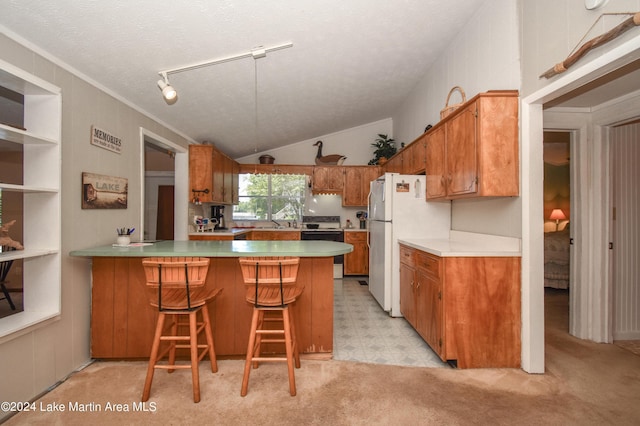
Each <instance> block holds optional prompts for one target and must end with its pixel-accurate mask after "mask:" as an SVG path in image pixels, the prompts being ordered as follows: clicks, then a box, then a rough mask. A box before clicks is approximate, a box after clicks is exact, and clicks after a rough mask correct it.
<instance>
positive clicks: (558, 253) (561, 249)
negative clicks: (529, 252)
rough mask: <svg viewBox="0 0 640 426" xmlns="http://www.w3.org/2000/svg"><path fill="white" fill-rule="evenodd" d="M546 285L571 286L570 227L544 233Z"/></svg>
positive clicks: (562, 287)
mask: <svg viewBox="0 0 640 426" xmlns="http://www.w3.org/2000/svg"><path fill="white" fill-rule="evenodd" d="M544 286H545V287H553V288H561V289H567V288H569V229H567V228H565V229H564V230H562V231H558V232H547V233H545V234H544Z"/></svg>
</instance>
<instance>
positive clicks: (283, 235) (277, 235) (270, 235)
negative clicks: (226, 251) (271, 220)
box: [247, 231, 300, 241]
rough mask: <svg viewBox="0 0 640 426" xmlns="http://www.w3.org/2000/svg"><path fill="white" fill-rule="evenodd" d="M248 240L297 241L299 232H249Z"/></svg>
mask: <svg viewBox="0 0 640 426" xmlns="http://www.w3.org/2000/svg"><path fill="white" fill-rule="evenodd" d="M247 239H249V240H271V241H273V240H281V241H282V240H299V239H300V231H251V234H250V235H249V236H248V238H247Z"/></svg>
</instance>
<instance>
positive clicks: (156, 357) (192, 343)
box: [142, 305, 218, 402]
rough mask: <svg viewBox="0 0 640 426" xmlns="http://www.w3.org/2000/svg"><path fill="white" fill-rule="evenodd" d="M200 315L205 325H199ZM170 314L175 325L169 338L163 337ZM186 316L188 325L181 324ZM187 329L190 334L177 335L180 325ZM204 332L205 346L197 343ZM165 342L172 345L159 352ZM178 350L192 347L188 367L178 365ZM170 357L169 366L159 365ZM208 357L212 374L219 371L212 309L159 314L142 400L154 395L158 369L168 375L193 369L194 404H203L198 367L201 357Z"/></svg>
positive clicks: (171, 328)
mask: <svg viewBox="0 0 640 426" xmlns="http://www.w3.org/2000/svg"><path fill="white" fill-rule="evenodd" d="M198 312H200V313H201V315H202V322H200V323H199V322H198V319H197V314H198ZM167 315H171V316H172V317H173V323H172V324H171V326H170V327H169V328H170V330H171V333H170V334H169V335H163V334H162V333H163V330H164V328H165V319H166V316H167ZM181 316H187V317H188V320H189V321H188V323H180V322H179V321H178V320H179V317H181ZM181 325H182V326H188V329H189V335H188V336H181V335H179V334H178V329H179V326H181ZM202 331H204V335H205V337H206V342H207V343H206V344H200V345H199V344H198V336H199V334H200V332H202ZM163 341H166V342H168V343H169V347H168V348H166V349H165V350H164V351H163V352H160V344H161V342H163ZM180 341H182V342H185V341H186V342H188V344H177V342H180ZM177 348H189V350H190V356H191V360H190V363H189V364H188V365H184V364H180V365H176V363H175V359H176V349H177ZM200 349H204V351H203V352H202V353H200ZM167 353H168V354H169V357H168V364H167V365H160V364H159V361H160V360H161V359H162V357H163V356H165V355H166V354H167ZM207 354H208V355H209V359H210V361H211V371H212V372H213V373H215V372H217V371H218V364H217V361H216V353H215V348H214V345H213V333H212V330H211V323H210V321H209V310H208V309H207V306H206V305H204V306H202V307H201V308H199V309H196V310H194V311H190V312H186V311H179V312H175V311H174V312H170V311H169V312H167V311H165V312H160V313H159V314H158V321H157V323H156V331H155V335H154V338H153V345H152V347H151V355H150V356H149V366H148V367H147V377H146V379H145V383H144V389H143V391H142V401H143V402H145V401H148V400H149V395H150V393H151V384H152V382H153V374H154V372H155V369H156V368H162V369H166V370H167V371H168V372H169V373H171V372H173V371H175V370H177V369H184V368H190V369H191V380H192V383H193V402H200V372H199V364H200V361H201V360H202V358H204V357H205V356H206V355H207Z"/></svg>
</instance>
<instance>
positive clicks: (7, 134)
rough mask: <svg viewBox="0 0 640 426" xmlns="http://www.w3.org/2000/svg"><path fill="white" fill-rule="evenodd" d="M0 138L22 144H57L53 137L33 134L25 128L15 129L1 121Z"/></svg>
mask: <svg viewBox="0 0 640 426" xmlns="http://www.w3.org/2000/svg"><path fill="white" fill-rule="evenodd" d="M0 139H3V140H5V141H8V142H12V143H17V144H22V145H40V144H50V145H57V144H58V141H57V140H55V139H51V138H46V137H42V136H38V135H34V134H32V133H31V132H28V131H26V130H22V129H17V128H15V127H11V126H7V125H5V124H2V123H0Z"/></svg>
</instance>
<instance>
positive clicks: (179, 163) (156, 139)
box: [140, 128, 189, 241]
mask: <svg viewBox="0 0 640 426" xmlns="http://www.w3.org/2000/svg"><path fill="white" fill-rule="evenodd" d="M140 153H141V155H140V158H141V165H140V166H141V167H140V170H141V177H140V181H141V182H142V188H141V191H140V192H141V195H142V196H141V209H140V212H141V214H140V229H141V231H140V235H141V236H142V238H143V240H145V241H155V240H159V239H162V240H167V239H170V240H186V239H187V238H188V223H187V211H188V195H187V190H188V180H189V154H188V149H187V148H185V147H182V146H180V145H178V144H176V143H174V142H171V141H169V140H167V139H165V138H163V137H161V136H159V135H156V134H154V133H153V132H150V131H148V130H146V129H143V128H141V129H140Z"/></svg>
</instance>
